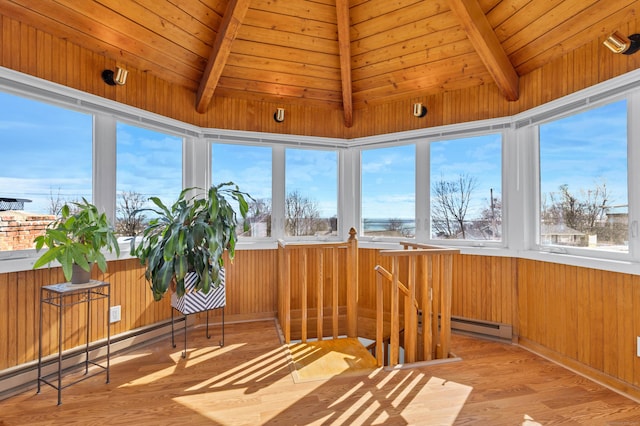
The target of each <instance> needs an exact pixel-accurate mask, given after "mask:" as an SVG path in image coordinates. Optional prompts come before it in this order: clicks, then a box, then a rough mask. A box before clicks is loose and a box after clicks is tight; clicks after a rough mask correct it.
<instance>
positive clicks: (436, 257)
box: [375, 242, 460, 366]
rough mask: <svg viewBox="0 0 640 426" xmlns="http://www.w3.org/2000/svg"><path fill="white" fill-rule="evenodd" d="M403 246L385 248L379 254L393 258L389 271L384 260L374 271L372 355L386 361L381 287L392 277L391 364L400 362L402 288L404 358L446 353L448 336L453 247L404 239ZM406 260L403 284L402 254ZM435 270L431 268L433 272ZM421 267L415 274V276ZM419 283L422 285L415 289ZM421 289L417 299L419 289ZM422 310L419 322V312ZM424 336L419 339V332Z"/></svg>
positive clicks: (410, 360) (380, 363)
mask: <svg viewBox="0 0 640 426" xmlns="http://www.w3.org/2000/svg"><path fill="white" fill-rule="evenodd" d="M401 245H402V246H403V249H402V250H383V251H381V252H380V255H381V256H389V257H391V258H392V267H391V272H389V271H387V270H385V269H384V268H383V267H382V266H380V265H378V266H376V267H375V270H376V272H377V274H376V359H377V362H378V366H383V365H384V360H385V354H384V350H383V346H384V340H385V339H384V335H383V334H384V288H383V280H386V282H390V283H391V291H390V301H389V304H390V306H389V311H390V312H389V313H390V334H389V340H390V344H389V365H391V366H394V365H396V364H398V363H399V354H400V332H401V327H400V312H399V309H400V294H399V293H400V291H402V293H403V294H404V327H402V330H403V331H404V352H405V356H404V362H405V363H413V362H417V361H429V360H432V359H441V358H447V357H449V349H450V348H449V346H450V340H451V287H452V274H453V255H454V254H457V253H459V252H460V251H459V250H456V249H447V248H442V247H435V246H428V245H424V244H417V243H410V242H402V243H401ZM401 258H406V260H407V267H408V270H407V285H406V286H405V285H404V284H403V283H402V282H400V278H399V277H400V259H401ZM434 270H435V273H434ZM418 271H419V276H418ZM418 285H419V286H420V288H419V289H418ZM418 291H419V293H420V301H418V298H417V294H418ZM419 311H422V327H419V326H418V312H419ZM420 335H421V337H422V339H421V340H420V341H418V338H419V337H420Z"/></svg>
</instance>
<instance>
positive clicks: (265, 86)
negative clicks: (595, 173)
mask: <svg viewBox="0 0 640 426" xmlns="http://www.w3.org/2000/svg"><path fill="white" fill-rule="evenodd" d="M0 4H1V9H2V14H5V15H8V16H11V17H14V18H16V19H18V20H20V21H22V22H25V23H27V24H30V25H32V26H34V27H37V28H40V29H42V30H43V31H46V32H49V33H51V34H52V35H54V36H57V37H60V38H64V39H67V40H70V41H72V42H73V43H77V44H78V45H80V46H83V47H85V48H87V49H90V50H92V51H94V52H98V53H101V54H104V55H105V56H107V57H108V58H110V59H113V60H115V61H116V62H117V63H118V64H119V65H121V66H123V67H124V68H126V67H128V66H130V67H135V68H136V69H138V70H141V71H144V72H147V73H151V74H154V75H156V76H157V77H159V78H161V79H164V80H166V81H168V82H170V83H171V84H176V85H181V86H184V87H186V88H188V89H189V90H192V91H193V92H194V95H195V96H194V99H195V102H194V108H195V109H197V110H198V111H199V112H204V111H206V109H207V108H208V105H209V103H210V101H211V99H212V98H213V97H214V96H224V97H239V98H247V99H254V100H259V101H277V102H283V103H302V104H305V105H314V106H321V107H327V108H335V109H341V110H343V111H344V122H345V125H346V126H347V127H349V126H351V124H352V120H353V109H354V108H355V109H357V108H366V107H367V106H368V105H374V104H379V103H385V102H391V101H396V100H401V99H408V98H413V97H416V96H425V95H430V94H433V93H437V92H441V91H447V90H457V89H464V88H467V87H470V86H475V85H482V84H495V85H497V87H498V90H499V91H500V93H501V94H502V95H503V96H504V97H505V98H506V99H507V100H510V101H513V100H517V99H518V96H519V90H518V89H519V78H520V77H521V76H523V75H525V74H527V73H529V72H531V71H533V70H535V69H537V68H539V67H541V66H543V65H544V64H545V63H547V62H549V61H551V60H553V59H556V58H558V57H560V56H562V55H564V54H566V53H567V52H569V51H572V50H574V49H576V48H578V47H580V46H582V45H584V44H586V43H588V42H590V41H592V40H593V39H595V38H599V37H602V36H604V35H606V34H607V33H609V32H612V31H614V30H616V29H617V27H618V25H620V24H622V23H624V22H627V21H629V20H630V18H631V17H635V15H636V13H637V10H636V9H637V7H638V0H544V1H543V0H199V1H198V0H189V1H184V0H127V1H125V0H0Z"/></svg>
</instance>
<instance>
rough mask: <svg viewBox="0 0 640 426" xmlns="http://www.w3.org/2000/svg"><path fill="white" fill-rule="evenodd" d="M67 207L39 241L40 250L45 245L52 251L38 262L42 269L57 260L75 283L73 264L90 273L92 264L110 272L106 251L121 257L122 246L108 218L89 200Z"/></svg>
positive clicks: (68, 277)
mask: <svg viewBox="0 0 640 426" xmlns="http://www.w3.org/2000/svg"><path fill="white" fill-rule="evenodd" d="M72 204H73V205H74V208H73V209H71V207H69V205H68V204H65V205H64V206H63V207H62V210H61V216H60V217H59V218H58V219H57V220H55V221H54V222H52V223H51V224H50V225H49V227H47V229H46V230H45V233H44V234H43V235H40V236H38V237H36V238H35V240H34V242H35V244H36V251H40V250H41V249H42V248H43V247H44V246H47V247H48V248H49V249H48V250H47V251H46V252H45V253H43V254H42V256H41V257H40V258H39V259H38V260H37V261H36V262H35V263H34V265H33V267H34V269H35V268H39V267H41V266H44V265H46V264H48V263H51V262H53V261H54V260H57V261H58V262H59V263H60V265H62V271H63V272H64V277H65V278H66V279H67V280H71V275H72V270H73V264H74V263H75V264H77V265H78V266H80V267H81V268H82V269H84V270H85V271H87V272H89V271H90V269H91V266H90V265H91V264H92V263H97V264H98V267H99V268H100V270H101V271H102V272H105V271H106V270H107V261H106V259H105V257H104V254H102V249H104V248H106V249H107V250H109V252H113V251H114V250H115V252H116V254H117V255H118V256H120V247H119V246H118V239H117V238H116V236H115V234H114V231H113V227H112V226H111V224H110V223H109V220H108V218H107V215H106V214H104V213H100V212H98V208H97V207H96V206H95V205H93V204H91V203H89V202H88V201H87V200H86V199H84V198H83V199H82V202H74V203H72Z"/></svg>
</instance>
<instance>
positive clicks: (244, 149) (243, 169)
mask: <svg viewBox="0 0 640 426" xmlns="http://www.w3.org/2000/svg"><path fill="white" fill-rule="evenodd" d="M211 151H212V157H213V158H212V161H211V164H212V168H213V170H212V173H211V176H212V178H213V183H214V185H217V184H220V183H224V182H233V183H235V184H236V185H238V187H239V188H240V190H241V191H243V192H246V193H248V194H249V195H251V196H252V197H253V198H254V201H251V200H247V201H248V202H249V203H250V205H249V213H248V215H247V220H248V221H249V226H248V230H247V231H245V232H242V233H241V231H240V229H242V228H239V229H238V235H239V236H240V237H270V236H271V212H272V210H271V188H272V185H271V181H272V178H271V171H272V170H271V163H272V149H271V147H269V146H251V145H234V144H223V143H214V144H213V147H212V150H211ZM234 208H236V207H235V206H234ZM236 211H238V210H236Z"/></svg>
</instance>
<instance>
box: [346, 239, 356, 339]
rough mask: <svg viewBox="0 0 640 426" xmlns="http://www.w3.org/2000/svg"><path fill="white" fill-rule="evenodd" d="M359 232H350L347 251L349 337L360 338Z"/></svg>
mask: <svg viewBox="0 0 640 426" xmlns="http://www.w3.org/2000/svg"><path fill="white" fill-rule="evenodd" d="M357 234H358V232H357V231H356V229H355V228H351V229H350V230H349V240H348V241H347V242H348V244H349V248H348V249H347V265H346V267H347V271H348V273H347V337H358V238H357Z"/></svg>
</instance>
